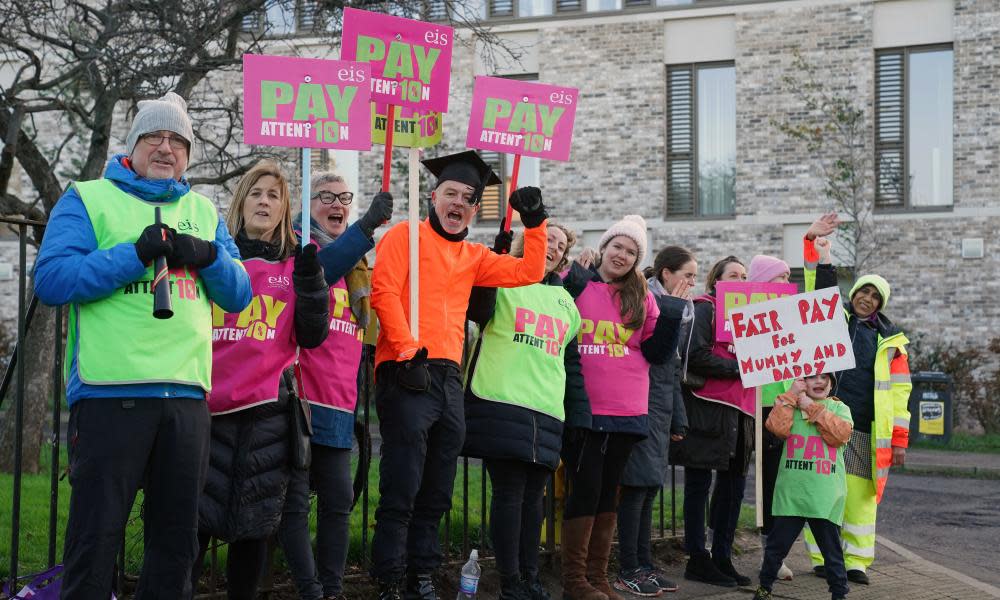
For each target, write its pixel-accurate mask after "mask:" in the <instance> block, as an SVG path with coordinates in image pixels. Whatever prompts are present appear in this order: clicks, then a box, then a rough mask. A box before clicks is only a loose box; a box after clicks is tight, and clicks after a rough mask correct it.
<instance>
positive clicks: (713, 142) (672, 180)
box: [667, 63, 736, 217]
mask: <svg viewBox="0 0 1000 600" xmlns="http://www.w3.org/2000/svg"><path fill="white" fill-rule="evenodd" d="M735 182H736V67H735V66H734V65H733V64H732V63H728V64H727V63H721V64H720V63H712V64H702V65H678V66H670V67H667V216H668V217H692V216H695V217H714V216H726V215H732V214H733V213H734V211H735V197H736V196H735V191H734V184H735Z"/></svg>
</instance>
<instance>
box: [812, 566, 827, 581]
mask: <svg viewBox="0 0 1000 600" xmlns="http://www.w3.org/2000/svg"><path fill="white" fill-rule="evenodd" d="M813 575H815V576H816V577H819V578H820V579H826V567H824V566H823V565H816V566H815V567H813Z"/></svg>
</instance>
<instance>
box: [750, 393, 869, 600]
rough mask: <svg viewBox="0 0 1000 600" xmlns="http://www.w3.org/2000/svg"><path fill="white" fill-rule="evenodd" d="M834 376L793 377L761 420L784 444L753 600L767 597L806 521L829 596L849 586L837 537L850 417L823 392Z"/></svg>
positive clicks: (844, 591) (836, 595) (841, 594)
mask: <svg viewBox="0 0 1000 600" xmlns="http://www.w3.org/2000/svg"><path fill="white" fill-rule="evenodd" d="M835 381H836V377H835V375H834V374H832V373H823V374H820V375H814V376H812V377H806V378H805V379H796V380H795V382H794V383H792V387H791V388H790V389H789V390H788V391H787V392H785V393H784V394H781V395H779V396H778V397H777V399H776V400H775V403H774V409H773V410H772V411H771V414H770V416H769V417H768V419H767V424H766V425H767V429H768V431H770V432H771V433H773V434H774V435H775V436H777V437H778V438H780V439H783V440H785V445H784V449H783V452H782V459H781V465H780V467H779V469H778V481H777V483H776V484H775V488H774V503H773V505H772V513H773V514H774V527H773V528H772V530H771V534H770V535H768V537H767V546H766V547H765V548H764V563H763V565H761V568H760V586H759V587H758V588H757V592H756V594H754V600H770V599H771V586H772V585H773V584H774V580H775V578H776V577H777V574H778V569H779V568H780V567H781V561H783V560H784V559H785V557H786V556H787V555H788V551H789V550H790V549H791V547H792V544H794V543H795V539H796V538H797V537H798V536H799V533H801V532H802V528H803V527H804V526H805V525H806V524H807V523H808V525H809V529H810V530H812V533H813V535H814V536H815V538H816V541H817V543H818V545H819V547H820V551H821V552H822V553H823V560H824V562H825V564H826V581H827V584H828V585H829V586H830V593H831V594H832V597H833V599H834V600H837V599H839V598H846V597H847V592H848V591H849V589H850V588H848V586H847V570H846V568H845V567H844V552H843V548H842V547H841V542H840V526H841V525H842V524H843V522H844V503H845V501H846V499H847V477H846V475H847V472H846V470H845V467H844V457H843V453H842V452H840V451H839V448H840V447H841V446H843V445H844V444H846V443H847V440H848V439H850V437H851V429H852V427H853V420H852V419H851V410H850V409H849V408H848V407H847V405H846V404H844V403H843V402H841V401H840V400H838V399H837V398H832V397H828V395H829V393H830V390H831V389H833V385H834V383H835Z"/></svg>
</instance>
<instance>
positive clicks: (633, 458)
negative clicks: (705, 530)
mask: <svg viewBox="0 0 1000 600" xmlns="http://www.w3.org/2000/svg"><path fill="white" fill-rule="evenodd" d="M649 290H650V291H651V292H653V295H654V296H656V297H657V298H659V297H660V296H663V295H664V293H665V292H664V290H663V287H662V286H661V285H660V284H659V282H658V281H656V280H655V279H650V280H649ZM674 300H676V301H677V303H679V304H681V305H682V306H683V308H681V309H680V310H682V311H683V312H684V316H683V317H682V319H681V332H680V340H681V341H680V344H679V346H680V348H679V349H678V351H677V352H674V354H673V356H672V357H671V358H670V360H669V361H667V363H666V364H663V365H650V366H649V437H647V438H646V439H644V440H642V441H641V442H639V443H637V444H636V445H635V446H632V453H631V454H629V457H628V462H627V463H625V470H624V471H623V472H622V477H621V484H622V485H628V486H634V487H659V486H661V485H663V483H664V481H665V477H666V472H667V462H668V461H667V456H668V452H669V449H670V435H671V434H677V435H684V434H686V433H687V429H688V424H687V413H686V412H685V410H684V398H683V395H682V393H681V380H682V379H683V373H682V371H683V363H682V360H681V352H683V351H684V350H685V349H686V347H687V341H688V339H689V337H690V335H691V322H692V321H691V319H692V316H693V315H692V314H691V313H689V312H688V311H691V310H693V307H692V308H688V307H689V306H690V304H688V303H686V302H684V301H683V300H680V299H677V298H675V299H674ZM685 319H687V320H685Z"/></svg>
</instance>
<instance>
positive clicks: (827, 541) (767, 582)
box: [760, 517, 851, 598]
mask: <svg viewBox="0 0 1000 600" xmlns="http://www.w3.org/2000/svg"><path fill="white" fill-rule="evenodd" d="M807 522H808V523H809V529H810V530H812V533H813V536H815V538H816V544H817V545H818V546H819V549H820V552H822V553H823V564H824V565H826V583H827V585H828V586H829V588H830V593H831V594H832V595H833V597H834V598H837V597H842V596H847V592H849V591H850V589H851V588H850V587H848V585H847V568H846V567H845V566H844V549H843V547H842V546H841V545H840V526H839V525H837V524H836V523H833V522H831V521H827V520H826V519H812V518H809V519H807V518H805V517H774V524H773V527H772V528H771V533H769V534H768V535H767V546H766V547H765V548H764V562H763V564H761V567H760V584H761V585H762V586H764V587H765V588H767V589H771V586H772V585H774V580H775V579H776V578H777V577H778V569H780V568H781V561H783V560H785V557H786V556H788V551H789V550H791V548H792V545H793V544H795V540H796V538H798V537H799V534H800V533H802V528H803V527H805V525H806V523H807Z"/></svg>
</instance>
